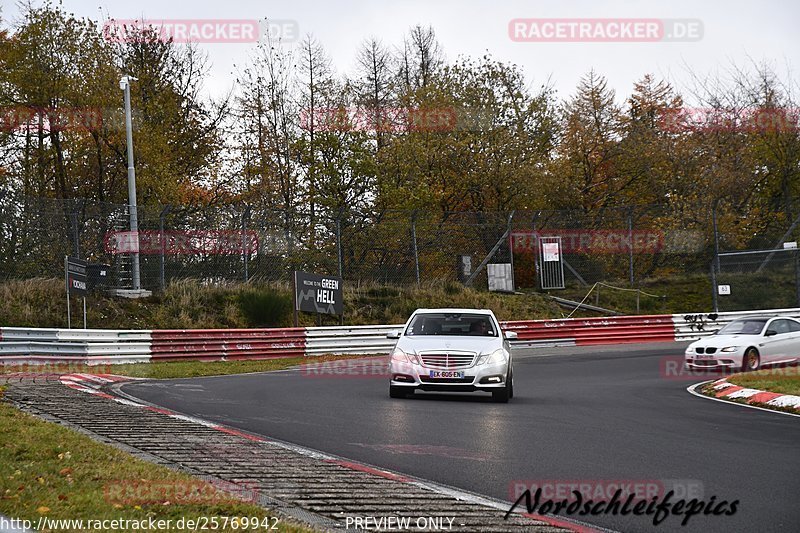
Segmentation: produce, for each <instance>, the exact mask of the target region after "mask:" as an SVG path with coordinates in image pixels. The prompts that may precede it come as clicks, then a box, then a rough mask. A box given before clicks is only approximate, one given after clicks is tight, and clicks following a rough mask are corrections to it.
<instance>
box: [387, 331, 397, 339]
mask: <svg viewBox="0 0 800 533" xmlns="http://www.w3.org/2000/svg"><path fill="white" fill-rule="evenodd" d="M386 338H387V339H399V338H400V332H399V331H397V330H394V331H390V332H389V333H387V334H386Z"/></svg>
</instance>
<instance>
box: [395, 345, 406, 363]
mask: <svg viewBox="0 0 800 533" xmlns="http://www.w3.org/2000/svg"><path fill="white" fill-rule="evenodd" d="M392 361H397V362H398V363H408V356H407V355H406V352H404V351H403V350H401V349H400V348H395V349H394V351H392Z"/></svg>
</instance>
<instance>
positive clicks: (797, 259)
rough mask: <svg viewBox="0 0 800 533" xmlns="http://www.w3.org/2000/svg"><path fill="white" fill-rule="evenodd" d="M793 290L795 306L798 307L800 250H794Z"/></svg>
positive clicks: (799, 304) (799, 299) (799, 297)
mask: <svg viewBox="0 0 800 533" xmlns="http://www.w3.org/2000/svg"><path fill="white" fill-rule="evenodd" d="M794 290H795V292H796V293H797V306H798V307H800V250H795V251H794Z"/></svg>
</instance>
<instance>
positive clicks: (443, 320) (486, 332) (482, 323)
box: [406, 313, 498, 337]
mask: <svg viewBox="0 0 800 533" xmlns="http://www.w3.org/2000/svg"><path fill="white" fill-rule="evenodd" d="M497 334H498V332H497V331H496V328H495V327H494V325H493V323H492V318H491V317H490V316H489V315H483V314H472V313H420V314H417V315H415V316H414V318H413V319H412V320H411V323H410V324H409V325H408V329H407V330H406V335H407V336H409V337H413V336H418V335H453V336H477V337H497Z"/></svg>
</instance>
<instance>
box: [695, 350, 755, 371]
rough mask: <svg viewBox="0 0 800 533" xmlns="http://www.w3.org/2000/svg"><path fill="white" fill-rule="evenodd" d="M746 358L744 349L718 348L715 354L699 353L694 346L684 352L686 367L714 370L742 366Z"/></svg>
mask: <svg viewBox="0 0 800 533" xmlns="http://www.w3.org/2000/svg"><path fill="white" fill-rule="evenodd" d="M743 358H744V349H741V348H740V349H739V350H737V351H735V352H723V351H721V350H717V351H716V352H714V353H713V354H699V353H697V352H696V351H695V350H694V348H693V347H690V348H689V349H687V350H686V352H685V353H684V364H685V365H686V368H691V369H696V370H706V369H707V370H713V369H718V368H741V366H742V360H743Z"/></svg>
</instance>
